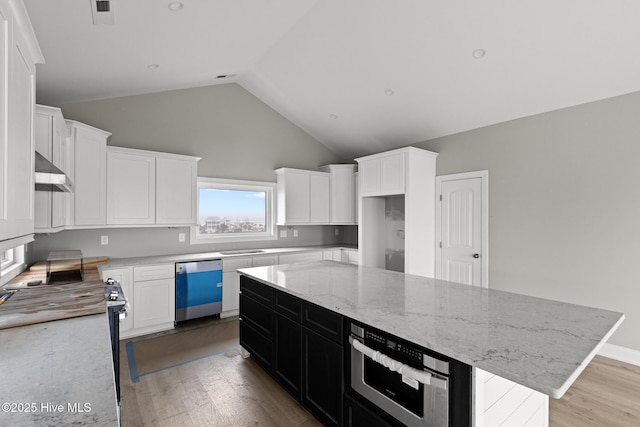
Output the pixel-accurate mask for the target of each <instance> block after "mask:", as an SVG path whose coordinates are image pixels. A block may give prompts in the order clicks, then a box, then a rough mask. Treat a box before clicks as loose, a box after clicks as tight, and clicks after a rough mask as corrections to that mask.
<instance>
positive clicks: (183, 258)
mask: <svg viewBox="0 0 640 427" xmlns="http://www.w3.org/2000/svg"><path fill="white" fill-rule="evenodd" d="M340 248H344V249H358V248H357V246H353V245H319V246H293V247H286V248H264V249H240V250H237V251H234V250H228V251H220V252H199V253H193V254H175V255H152V256H144V257H129V258H110V259H109V262H108V263H107V264H101V265H99V266H98V269H99V270H100V272H102V270H103V269H105V268H118V267H130V266H136V265H149V264H162V263H165V262H190V261H200V260H207V259H225V258H240V257H254V256H261V255H265V256H266V255H281V254H287V253H303V252H314V251H322V250H329V249H340ZM232 252H233V253H232Z"/></svg>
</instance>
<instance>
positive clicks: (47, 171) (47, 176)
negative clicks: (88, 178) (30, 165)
mask: <svg viewBox="0 0 640 427" xmlns="http://www.w3.org/2000/svg"><path fill="white" fill-rule="evenodd" d="M35 172H36V191H57V192H64V193H71V192H73V183H72V182H71V180H70V179H69V178H68V177H67V175H65V173H64V172H62V171H61V170H60V169H58V168H57V167H56V166H55V165H54V164H53V163H51V162H50V161H49V160H47V159H46V158H45V157H44V156H43V155H42V154H40V153H38V152H37V151H36V159H35Z"/></svg>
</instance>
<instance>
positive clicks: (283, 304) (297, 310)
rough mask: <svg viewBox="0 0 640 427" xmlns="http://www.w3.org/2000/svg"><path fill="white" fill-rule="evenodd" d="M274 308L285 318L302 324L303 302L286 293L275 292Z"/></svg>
mask: <svg viewBox="0 0 640 427" xmlns="http://www.w3.org/2000/svg"><path fill="white" fill-rule="evenodd" d="M273 308H274V309H275V310H276V311H277V312H278V313H280V314H282V315H283V316H286V317H288V318H289V319H291V320H295V321H296V322H298V323H302V300H301V299H300V298H297V297H294V296H293V295H289V294H286V293H284V292H274V295H273Z"/></svg>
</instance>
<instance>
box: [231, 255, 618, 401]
mask: <svg viewBox="0 0 640 427" xmlns="http://www.w3.org/2000/svg"><path fill="white" fill-rule="evenodd" d="M239 272H240V273H241V274H245V275H247V276H249V277H252V278H254V279H256V280H258V281H260V282H262V283H265V284H268V285H271V286H273V287H274V288H277V289H279V290H282V291H285V292H288V293H290V294H292V295H295V296H297V297H300V298H302V299H304V300H306V301H309V302H312V303H314V304H317V305H319V306H321V307H324V308H327V309H329V310H332V311H335V312H337V313H339V314H342V315H343V316H346V317H349V318H351V319H353V320H356V321H359V322H362V323H364V324H367V325H370V326H372V327H375V328H378V329H380V330H383V331H386V332H388V333H391V334H393V335H395V336H397V337H400V338H403V339H406V340H408V341H410V342H413V343H416V344H418V345H420V346H423V347H425V348H428V349H431V350H433V351H436V352H438V353H441V354H443V355H446V356H449V357H452V358H454V359H457V360H460V361H461V362H463V363H466V364H469V365H471V366H473V367H476V368H480V369H483V370H485V371H488V372H490V373H493V374H495V375H498V376H500V377H503V378H506V379H508V380H510V381H513V382H515V383H518V384H522V385H524V386H526V387H529V388H531V389H533V390H536V391H539V392H541V393H544V394H546V395H549V396H551V397H554V398H560V397H561V396H562V395H563V394H564V392H565V391H566V390H567V389H568V388H569V386H570V385H571V384H572V383H573V381H575V379H576V378H577V377H578V375H579V374H580V373H581V372H582V370H583V369H584V368H585V367H586V365H587V364H588V363H589V362H590V361H591V359H592V358H593V357H594V356H595V354H596V353H597V351H598V349H599V348H600V347H601V346H602V345H603V344H604V343H605V342H606V340H607V339H608V338H609V337H610V336H611V334H612V333H613V332H614V331H615V330H616V329H617V327H618V326H619V325H620V323H621V322H622V321H623V319H624V314H622V313H616V312H613V311H608V310H601V309H597V308H591V307H585V306H579V305H574V304H567V303H562V302H558V301H552V300H546V299H541V298H535V297H529V296H524V295H519V294H514V293H510V292H503V291H498V290H492V289H486V288H479V287H475V286H468V285H463V284H459V283H452V282H445V281H441V280H435V279H430V278H425V277H420V276H413V275H408V274H403V273H397V272H393V271H388V270H381V269H377V268H369V267H361V266H353V265H348V264H342V263H336V262H332V261H321V262H314V263H304V264H288V265H279V266H268V267H254V268H246V269H240V270H239Z"/></svg>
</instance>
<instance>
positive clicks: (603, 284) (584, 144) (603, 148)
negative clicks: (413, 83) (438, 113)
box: [414, 92, 640, 351]
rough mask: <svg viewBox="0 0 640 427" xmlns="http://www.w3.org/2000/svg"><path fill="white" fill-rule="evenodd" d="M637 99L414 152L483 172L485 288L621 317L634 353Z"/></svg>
mask: <svg viewBox="0 0 640 427" xmlns="http://www.w3.org/2000/svg"><path fill="white" fill-rule="evenodd" d="M639 112H640V92H637V93H633V94H630V95H626V96H620V97H616V98H611V99H608V100H604V101H599V102H594V103H590V104H585V105H581V106H578V107H573V108H567V109H563V110H559V111H555V112H550V113H546V114H540V115H536V116H532V117H528V118H524V119H519V120H513V121H510V122H506V123H501V124H497V125H493V126H489V127H485V128H481V129H477V130H473V131H469V132H465V133H461V134H457V135H453V136H449V137H446V138H440V139H436V140H431V141H427V142H422V143H419V144H414V145H415V146H418V147H421V148H426V149H428V150H432V151H436V152H438V153H440V155H439V156H438V162H437V173H438V175H442V174H448V173H455V172H466V171H473V170H482V169H487V170H489V257H490V258H489V260H490V261H489V263H490V265H489V286H490V287H491V288H494V289H501V290H506V291H512V292H518V293H523V294H528V295H534V296H539V297H543V298H550V299H555V300H561V301H566V302H571V303H576V304H581V305H589V306H594V307H600V308H604V309H609V310H614V311H620V312H624V313H625V314H626V320H625V321H624V322H623V324H622V325H621V327H620V328H619V330H618V332H616V333H615V334H614V336H613V337H612V339H611V340H610V343H612V344H616V345H620V346H623V347H627V348H631V349H635V350H639V351H640V334H638V330H640V304H639V302H640V278H639V274H638V269H637V266H638V265H639V263H640V246H639V244H640V120H639V119H638V118H639Z"/></svg>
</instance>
